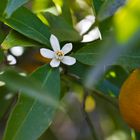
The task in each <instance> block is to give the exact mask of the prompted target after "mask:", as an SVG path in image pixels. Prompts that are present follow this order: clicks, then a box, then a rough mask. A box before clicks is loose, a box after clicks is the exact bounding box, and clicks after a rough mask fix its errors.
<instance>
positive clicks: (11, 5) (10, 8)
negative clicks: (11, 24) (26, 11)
mask: <svg viewBox="0 0 140 140" xmlns="http://www.w3.org/2000/svg"><path fill="white" fill-rule="evenodd" d="M28 1H29V0H8V3H7V7H6V9H5V11H4V14H5V16H6V18H8V17H10V16H11V15H12V13H13V12H14V11H15V10H17V9H18V8H19V7H21V6H22V5H23V4H25V3H27V2H28Z"/></svg>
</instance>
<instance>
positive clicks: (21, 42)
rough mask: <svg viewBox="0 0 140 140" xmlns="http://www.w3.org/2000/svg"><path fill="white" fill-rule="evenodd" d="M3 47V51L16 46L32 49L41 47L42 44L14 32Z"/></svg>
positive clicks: (8, 36) (9, 35)
mask: <svg viewBox="0 0 140 140" xmlns="http://www.w3.org/2000/svg"><path fill="white" fill-rule="evenodd" d="M1 46H2V48H3V49H10V48H12V47H15V46H22V47H32V46H40V44H39V43H37V42H35V41H33V40H31V39H29V38H27V37H25V36H23V35H21V34H19V33H18V32H15V31H13V30H12V31H11V32H10V33H9V34H8V35H7V37H6V38H5V40H4V41H3V43H2V44H1Z"/></svg>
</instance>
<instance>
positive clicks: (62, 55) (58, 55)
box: [55, 51, 64, 60]
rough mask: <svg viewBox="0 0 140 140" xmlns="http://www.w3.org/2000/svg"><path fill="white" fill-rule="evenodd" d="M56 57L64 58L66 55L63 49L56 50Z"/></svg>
mask: <svg viewBox="0 0 140 140" xmlns="http://www.w3.org/2000/svg"><path fill="white" fill-rule="evenodd" d="M55 57H56V59H59V60H62V59H63V57H64V53H63V51H57V52H55Z"/></svg>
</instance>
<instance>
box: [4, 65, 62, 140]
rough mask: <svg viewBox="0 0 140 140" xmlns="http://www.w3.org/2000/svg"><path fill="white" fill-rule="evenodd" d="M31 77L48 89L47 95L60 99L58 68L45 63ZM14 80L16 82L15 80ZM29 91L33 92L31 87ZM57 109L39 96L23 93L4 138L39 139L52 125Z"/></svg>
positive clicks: (19, 139) (16, 139)
mask: <svg viewBox="0 0 140 140" xmlns="http://www.w3.org/2000/svg"><path fill="white" fill-rule="evenodd" d="M31 77H32V78H34V79H35V80H38V81H39V82H41V83H42V85H41V87H42V88H43V89H44V90H45V91H47V92H46V93H45V94H46V95H48V96H51V97H52V98H53V99H54V100H55V101H58V99H59V95H60V77H59V70H58V69H52V68H50V67H49V66H47V65H45V66H43V67H41V68H39V69H38V70H37V71H35V72H34V73H33V74H32V75H31ZM13 82H15V80H14V81H13ZM30 82H31V81H30ZM15 84H16V83H15ZM27 84H29V83H27ZM29 85H30V84H29ZM23 86H24V84H23ZM24 88H28V87H24ZM35 88H36V87H34V90H35ZM29 91H30V92H31V89H29ZM22 92H23V91H22ZM38 94H39V93H38ZM55 110H56V107H54V106H49V105H48V106H47V105H46V104H42V103H41V102H40V101H39V100H38V98H32V99H31V98H28V97H27V96H25V95H23V94H21V95H20V98H19V100H18V102H17V104H16V106H15V109H14V110H13V112H12V114H11V116H10V118H9V121H8V124H7V128H6V132H5V135H4V139H3V140H9V139H10V140H35V139H38V138H39V137H40V136H41V134H42V133H43V132H44V131H45V130H46V129H47V128H48V127H49V126H50V124H51V122H52V120H53V116H54V113H55Z"/></svg>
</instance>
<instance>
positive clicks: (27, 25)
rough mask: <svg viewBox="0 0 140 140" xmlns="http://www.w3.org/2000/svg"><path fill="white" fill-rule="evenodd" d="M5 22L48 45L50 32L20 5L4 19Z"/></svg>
mask: <svg viewBox="0 0 140 140" xmlns="http://www.w3.org/2000/svg"><path fill="white" fill-rule="evenodd" d="M5 22H6V23H7V24H8V25H9V26H10V27H11V28H13V29H14V30H16V31H18V32H20V33H21V34H23V35H25V36H27V37H29V38H31V39H33V40H35V41H38V42H40V43H42V44H45V45H47V46H49V45H50V43H49V38H50V32H49V29H48V27H47V26H46V25H45V24H43V23H42V22H41V21H40V20H39V19H38V18H37V17H36V15H34V14H33V13H32V12H31V11H29V10H28V9H26V8H24V7H21V8H19V9H18V10H16V11H15V12H14V14H13V15H12V16H11V17H9V18H8V19H5Z"/></svg>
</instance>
